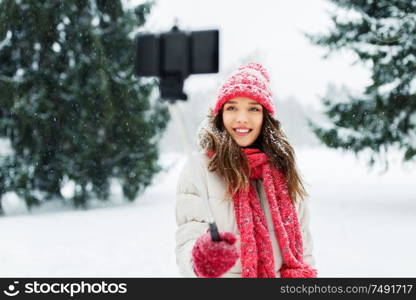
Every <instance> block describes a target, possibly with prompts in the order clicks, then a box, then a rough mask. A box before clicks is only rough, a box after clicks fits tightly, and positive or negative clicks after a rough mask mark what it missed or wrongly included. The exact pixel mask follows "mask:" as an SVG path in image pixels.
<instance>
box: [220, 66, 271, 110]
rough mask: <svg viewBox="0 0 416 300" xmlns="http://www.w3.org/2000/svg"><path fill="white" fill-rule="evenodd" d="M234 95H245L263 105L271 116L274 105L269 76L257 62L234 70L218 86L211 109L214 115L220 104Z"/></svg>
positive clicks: (234, 96)
mask: <svg viewBox="0 0 416 300" xmlns="http://www.w3.org/2000/svg"><path fill="white" fill-rule="evenodd" d="M236 97H247V98H250V99H253V100H255V101H257V102H258V103H260V104H261V105H263V107H264V108H265V109H267V111H268V112H269V113H270V114H271V115H272V116H273V115H274V113H275V107H274V103H273V99H272V92H271V89H270V77H269V74H268V73H267V71H266V69H265V68H264V67H263V66H262V65H261V64H259V63H254V62H252V63H248V64H246V65H243V66H241V67H239V68H238V69H237V70H236V71H234V72H233V73H232V74H231V75H230V76H229V77H228V78H227V79H226V80H225V82H224V84H223V85H222V86H221V87H220V89H219V91H218V97H217V102H216V104H215V107H214V109H213V113H214V115H216V114H217V113H218V112H219V110H220V109H221V108H222V106H223V105H224V104H225V103H226V102H227V101H228V100H231V99H233V98H236Z"/></svg>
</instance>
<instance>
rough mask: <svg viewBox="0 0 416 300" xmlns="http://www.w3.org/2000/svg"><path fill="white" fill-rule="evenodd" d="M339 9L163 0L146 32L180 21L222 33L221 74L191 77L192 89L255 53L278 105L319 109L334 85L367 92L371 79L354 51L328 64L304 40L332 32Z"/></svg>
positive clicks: (274, 0)
mask: <svg viewBox="0 0 416 300" xmlns="http://www.w3.org/2000/svg"><path fill="white" fill-rule="evenodd" d="M141 2H143V1H141V0H131V3H134V4H137V3H141ZM334 9H335V8H334V7H333V6H332V5H331V4H330V3H329V2H328V1H326V0H256V1H248V0H210V1H203V0H158V1H156V5H155V6H154V8H153V10H152V13H151V16H150V18H149V20H148V23H147V24H146V27H145V30H146V31H152V32H161V31H167V30H169V29H170V28H171V27H172V26H173V24H174V20H175V18H178V20H179V26H180V27H181V29H184V30H204V29H219V30H220V74H215V75H198V76H196V75H193V76H190V78H189V79H188V80H187V81H186V84H185V90H187V91H192V90H194V89H203V88H204V87H205V86H209V85H210V83H211V84H212V83H213V82H215V81H216V80H218V78H220V77H221V76H224V75H226V71H228V70H229V68H230V67H231V66H234V65H238V64H239V63H240V61H241V60H242V59H244V58H246V57H247V56H249V55H251V54H255V55H256V57H258V58H257V61H258V62H260V63H262V64H264V66H265V67H266V68H267V69H268V71H269V73H270V75H271V83H272V88H273V91H274V93H275V97H277V99H278V101H279V100H280V101H284V100H285V99H288V98H289V97H290V96H294V97H296V98H297V99H298V100H299V101H301V102H303V103H305V104H306V103H309V104H312V105H314V106H315V105H316V104H318V103H319V97H320V96H322V95H324V93H325V91H326V87H327V85H328V83H330V82H332V83H334V84H337V85H346V86H347V87H349V88H350V89H352V90H354V91H362V90H363V88H364V87H365V85H367V84H368V82H369V80H370V78H369V72H368V70H367V69H365V68H364V67H363V66H362V65H360V64H358V65H354V66H352V65H351V64H352V63H353V61H354V59H355V56H354V55H353V54H352V53H348V52H343V53H340V54H337V55H335V56H332V57H331V58H330V59H329V60H324V59H322V55H323V54H324V53H325V50H324V49H322V48H320V47H317V46H313V45H311V44H310V43H309V41H308V40H307V39H306V38H305V37H304V36H303V34H302V32H308V33H322V32H326V31H328V29H329V28H330V26H331V21H330V18H329V14H328V11H327V10H334Z"/></svg>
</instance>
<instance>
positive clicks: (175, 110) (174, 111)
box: [168, 101, 221, 242]
mask: <svg viewBox="0 0 416 300" xmlns="http://www.w3.org/2000/svg"><path fill="white" fill-rule="evenodd" d="M168 108H169V112H170V115H171V116H172V119H173V121H174V123H175V124H176V127H177V128H178V131H179V134H180V136H181V141H182V145H183V148H184V149H185V151H186V153H187V154H188V157H189V159H190V160H191V162H192V158H193V156H192V143H191V142H190V139H189V134H188V131H187V129H186V126H185V123H184V118H183V115H182V111H181V110H180V107H179V106H178V101H175V102H173V103H171V102H170V101H168ZM198 163H199V162H197V161H195V165H194V166H195V167H191V170H192V173H193V174H192V175H193V179H194V180H196V186H197V188H198V190H199V191H200V192H201V197H202V200H203V202H204V203H205V206H206V208H207V210H208V224H209V230H210V232H211V238H212V240H213V241H215V242H219V241H221V239H220V237H219V234H218V228H217V224H216V223H215V221H214V217H213V214H212V210H211V206H210V205H209V200H208V190H207V186H206V185H204V184H203V178H202V175H201V173H200V174H196V173H197V172H196V166H197V164H198ZM191 165H192V164H191Z"/></svg>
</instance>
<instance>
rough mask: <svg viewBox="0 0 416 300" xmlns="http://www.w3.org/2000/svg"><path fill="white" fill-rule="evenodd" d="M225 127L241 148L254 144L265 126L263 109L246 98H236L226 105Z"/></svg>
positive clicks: (224, 113)
mask: <svg viewBox="0 0 416 300" xmlns="http://www.w3.org/2000/svg"><path fill="white" fill-rule="evenodd" d="M222 117H223V122H224V127H225V129H226V130H227V132H228V133H229V134H230V135H231V136H232V137H233V138H234V140H235V142H236V143H237V144H238V145H239V146H240V147H247V146H249V145H251V144H252V143H254V141H255V140H256V139H257V138H258V136H259V135H260V132H261V128H262V125H263V107H262V106H261V104H260V103H258V102H256V101H253V100H252V99H250V98H246V97H236V98H233V99H232V100H229V101H228V102H226V103H225V105H224V112H223V116H222Z"/></svg>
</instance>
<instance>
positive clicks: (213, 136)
mask: <svg viewBox="0 0 416 300" xmlns="http://www.w3.org/2000/svg"><path fill="white" fill-rule="evenodd" d="M269 81H270V79H269V75H268V73H267V71H266V70H265V68H264V67H263V66H262V65H260V64H257V63H250V64H247V65H244V66H242V67H240V68H239V69H238V70H237V71H236V72H234V73H233V74H232V75H231V76H230V77H229V78H227V80H226V81H225V83H224V84H223V85H222V86H221V88H220V90H219V93H218V98H217V101H216V104H215V106H214V108H213V109H210V111H209V115H208V117H209V122H208V126H207V128H205V129H203V131H204V132H202V133H200V134H199V135H198V137H199V146H200V148H201V150H202V153H199V154H198V155H197V157H196V159H194V158H193V157H192V158H189V159H188V163H187V164H185V167H184V168H183V170H182V172H181V174H180V177H179V182H178V186H177V203H176V220H177V224H178V229H177V233H176V242H177V246H176V254H177V262H178V266H179V268H180V271H181V273H182V274H183V275H184V276H190V277H195V276H198V277H316V275H317V271H316V269H314V264H315V262H314V257H313V255H312V240H311V235H310V232H309V229H308V209H307V206H306V204H305V203H304V202H305V201H302V200H304V199H303V198H304V197H305V196H307V193H306V191H305V189H304V187H303V183H302V180H301V178H300V175H299V174H298V172H297V169H296V164H295V155H294V149H293V148H292V146H291V145H290V144H289V142H288V140H287V137H286V136H285V134H284V132H283V130H282V129H281V126H280V122H279V121H278V120H277V118H275V117H274V116H273V115H274V112H275V108H274V104H273V99H272V94H271V90H270V87H269ZM195 162H197V163H195ZM195 172H200V175H201V176H202V177H203V178H205V180H204V183H205V184H206V186H202V187H201V186H200V187H198V184H196V183H195V182H194V174H195ZM199 188H200V189H202V190H199ZM203 191H207V192H208V193H207V194H208V202H209V203H210V206H211V208H212V215H213V217H214V219H215V222H216V224H217V227H218V231H219V236H220V239H221V240H220V241H215V242H214V241H212V239H211V236H210V232H209V231H207V229H208V221H207V220H208V218H207V213H206V207H205V206H204V204H203V202H202V199H201V197H200V195H201V193H202V192H203ZM238 244H239V246H238Z"/></svg>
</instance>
